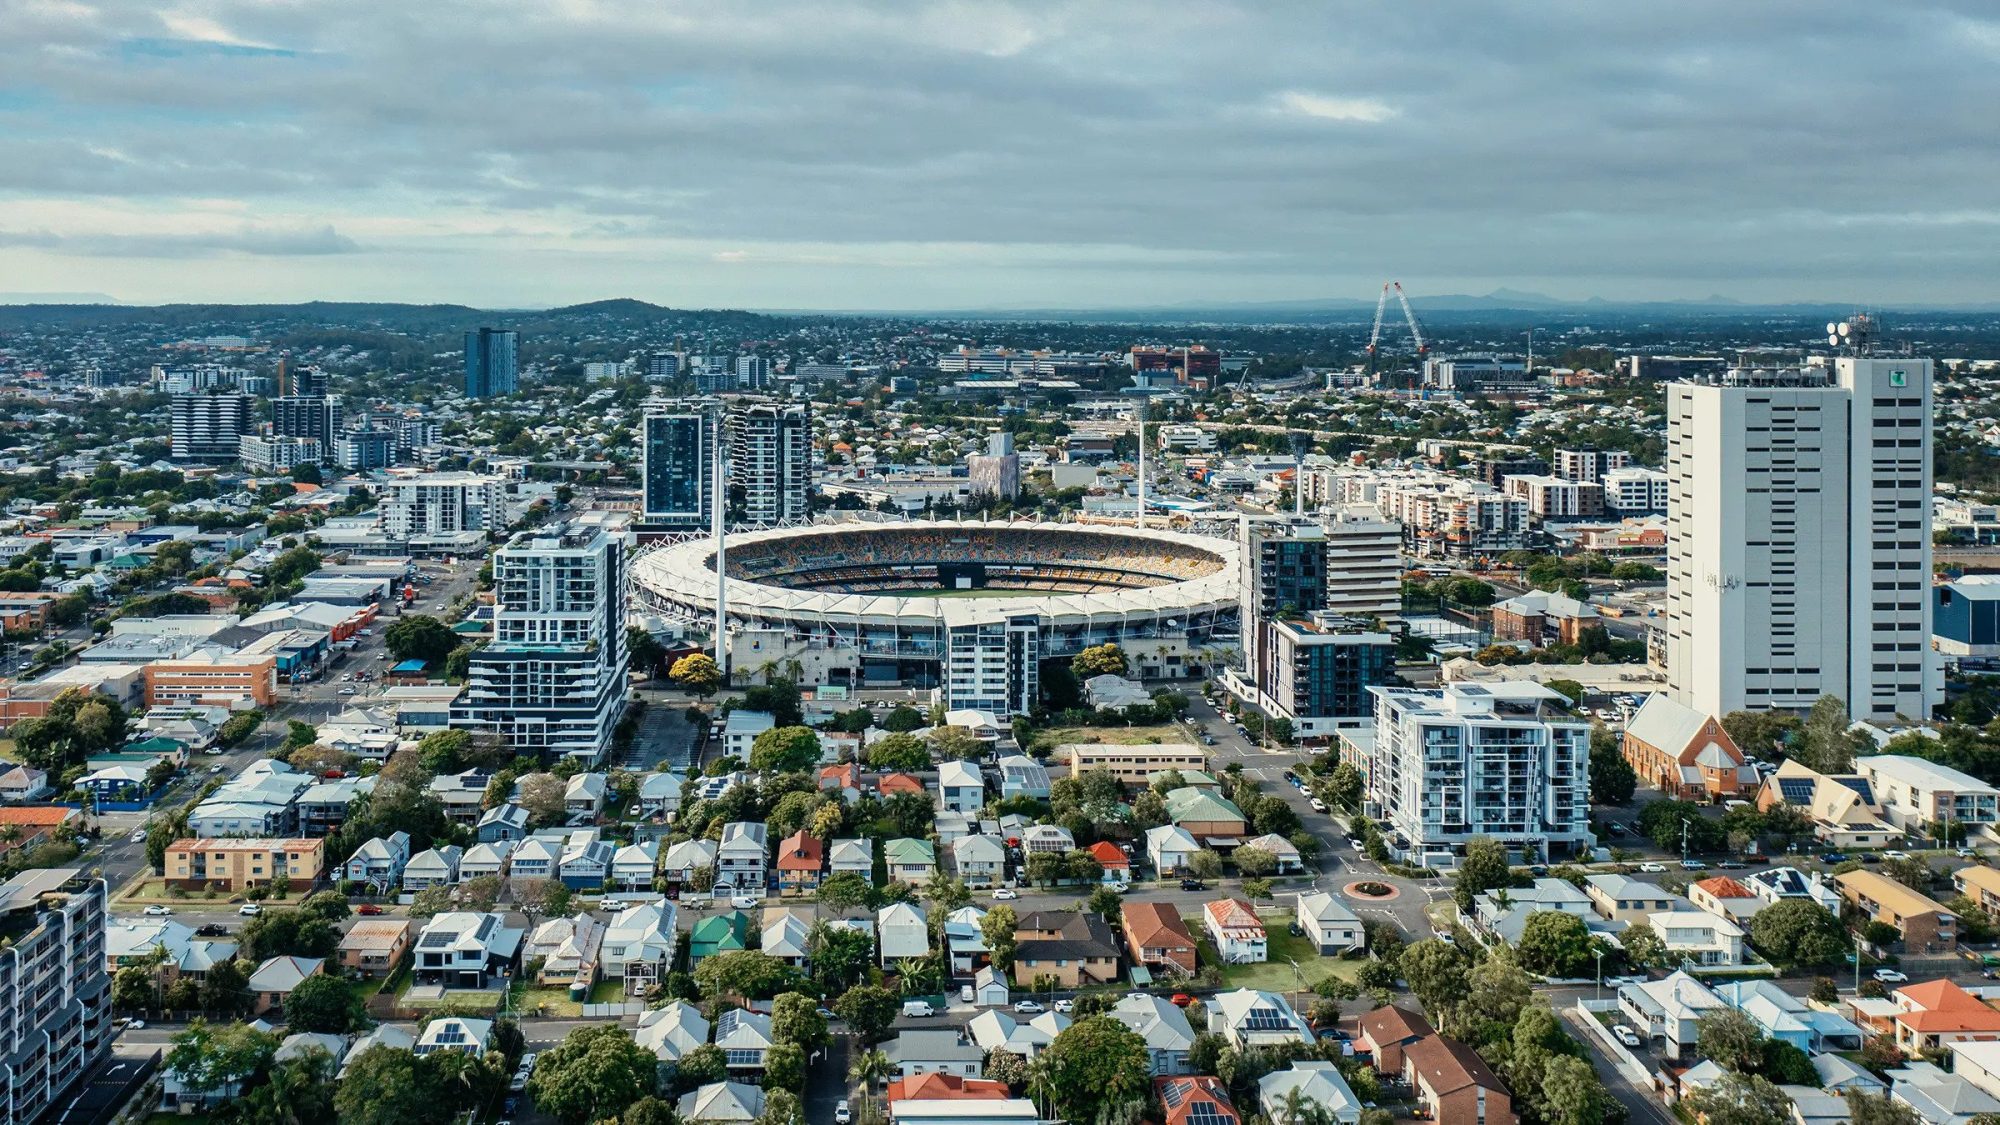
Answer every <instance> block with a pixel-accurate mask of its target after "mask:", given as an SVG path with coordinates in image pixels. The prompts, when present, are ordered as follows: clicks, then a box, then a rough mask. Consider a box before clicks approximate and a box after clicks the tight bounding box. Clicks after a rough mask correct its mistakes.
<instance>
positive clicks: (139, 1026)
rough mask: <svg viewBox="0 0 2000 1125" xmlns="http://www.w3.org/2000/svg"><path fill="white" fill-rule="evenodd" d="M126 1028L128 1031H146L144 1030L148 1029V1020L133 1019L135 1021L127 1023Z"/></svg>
mask: <svg viewBox="0 0 2000 1125" xmlns="http://www.w3.org/2000/svg"><path fill="white" fill-rule="evenodd" d="M125 1030H127V1031H144V1030H146V1021H145V1020H133V1021H132V1022H131V1023H128V1024H126V1025H125Z"/></svg>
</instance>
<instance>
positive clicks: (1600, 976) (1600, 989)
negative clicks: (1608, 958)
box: [1597, 945, 1604, 1002]
mask: <svg viewBox="0 0 2000 1125" xmlns="http://www.w3.org/2000/svg"><path fill="white" fill-rule="evenodd" d="M1597 999H1598V1000H1599V1001H1600V1002H1601V1001H1603V999H1604V947H1603V946H1601V945H1600V946H1598V947H1597Z"/></svg>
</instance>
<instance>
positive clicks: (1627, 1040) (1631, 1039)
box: [1611, 1023, 1639, 1047]
mask: <svg viewBox="0 0 2000 1125" xmlns="http://www.w3.org/2000/svg"><path fill="white" fill-rule="evenodd" d="M1611 1034H1613V1035H1616V1036H1617V1037H1618V1041H1619V1042H1620V1043H1623V1044H1625V1045H1626V1046H1627V1047H1637V1046H1638V1045H1639V1033H1638V1032H1636V1031H1633V1030H1632V1029H1631V1028H1629V1027H1626V1026H1625V1025H1624V1024H1622V1023H1621V1024H1614V1025H1613V1026H1612V1028H1611Z"/></svg>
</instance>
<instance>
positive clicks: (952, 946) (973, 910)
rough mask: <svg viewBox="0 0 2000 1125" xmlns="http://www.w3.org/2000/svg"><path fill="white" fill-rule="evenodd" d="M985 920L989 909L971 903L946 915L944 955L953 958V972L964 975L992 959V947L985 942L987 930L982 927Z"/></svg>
mask: <svg viewBox="0 0 2000 1125" xmlns="http://www.w3.org/2000/svg"><path fill="white" fill-rule="evenodd" d="M985 920H986V912H985V911H984V910H981V909H979V908H978V907H977V906H971V905H967V906H961V907H959V908H958V909H957V910H954V911H952V912H951V913H950V914H947V915H945V919H944V948H945V956H946V957H948V958H950V960H951V972H952V975H953V976H964V975H966V974H967V973H970V972H972V971H973V970H974V969H976V968H978V967H979V966H981V965H984V964H986V963H987V962H988V961H991V960H992V959H993V951H992V950H990V949H988V948H987V946H986V934H985V932H984V931H982V930H981V929H980V923H982V922H984V921H985Z"/></svg>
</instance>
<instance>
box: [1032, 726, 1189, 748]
mask: <svg viewBox="0 0 2000 1125" xmlns="http://www.w3.org/2000/svg"><path fill="white" fill-rule="evenodd" d="M1036 737H1038V738H1041V739H1045V740H1046V741H1047V744H1048V745H1050V746H1061V745H1063V744H1064V743H1068V742H1099V743H1103V744H1105V745H1109V746H1143V745H1146V744H1148V743H1164V744H1179V743H1185V742H1187V741H1188V735H1187V732H1186V731H1183V730H1181V729H1180V728H1179V727H1175V726H1156V727H1052V728H1050V729H1048V730H1045V731H1043V732H1041V734H1039V735H1037V736H1036Z"/></svg>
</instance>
